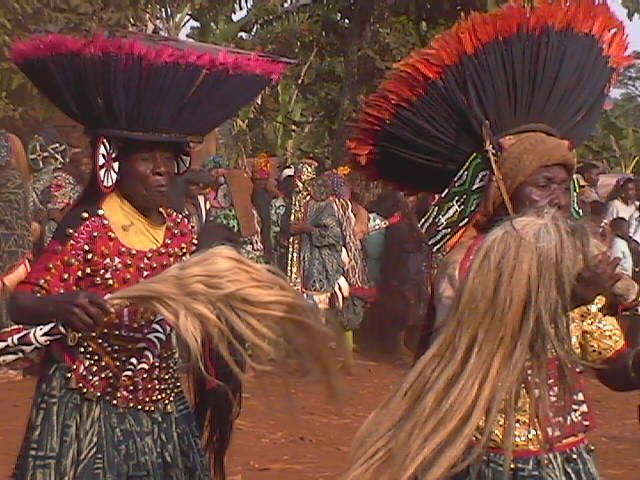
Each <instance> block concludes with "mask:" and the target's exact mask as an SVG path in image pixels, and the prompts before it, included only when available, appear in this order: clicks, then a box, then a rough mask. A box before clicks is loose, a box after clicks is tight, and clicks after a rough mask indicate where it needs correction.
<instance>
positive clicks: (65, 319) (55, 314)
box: [9, 292, 113, 332]
mask: <svg viewBox="0 0 640 480" xmlns="http://www.w3.org/2000/svg"><path fill="white" fill-rule="evenodd" d="M112 313H113V309H112V308H111V307H110V306H109V304H108V303H107V302H106V301H105V299H104V298H102V297H101V296H99V295H97V294H95V293H92V292H70V293H62V294H59V295H45V296H42V297H37V296H35V295H33V294H30V293H24V292H16V293H14V294H13V295H12V296H11V300H10V302H9V315H10V316H11V318H12V319H13V320H14V321H15V322H17V323H21V324H24V325H41V324H44V323H49V322H55V321H60V322H61V323H62V324H63V325H64V326H65V327H67V328H68V329H70V330H73V331H76V332H93V331H95V330H96V329H97V328H99V327H100V325H102V322H103V321H104V318H105V317H107V316H109V315H111V314H112Z"/></svg>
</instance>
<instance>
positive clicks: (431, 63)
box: [348, 0, 634, 165]
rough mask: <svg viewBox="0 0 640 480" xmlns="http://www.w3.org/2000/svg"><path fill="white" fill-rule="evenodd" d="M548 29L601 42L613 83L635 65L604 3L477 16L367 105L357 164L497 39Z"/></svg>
mask: <svg viewBox="0 0 640 480" xmlns="http://www.w3.org/2000/svg"><path fill="white" fill-rule="evenodd" d="M545 28H553V29H555V30H558V31H562V30H573V31H575V32H578V33H580V34H584V35H590V36H593V37H594V38H596V39H597V41H598V43H599V44H600V46H601V48H602V52H603V54H604V56H606V57H607V58H608V62H609V65H610V66H611V67H612V69H613V70H614V74H613V78H612V82H611V83H613V82H614V80H615V79H616V78H617V77H618V75H619V74H620V72H621V71H622V70H623V69H624V68H626V67H628V66H629V65H631V64H632V63H633V61H634V59H633V57H632V56H631V55H629V53H628V51H629V42H628V38H627V35H626V32H625V28H624V24H623V23H622V22H621V21H620V19H618V18H617V17H616V16H615V14H614V13H613V12H612V11H611V8H610V7H609V6H608V5H607V4H606V2H602V1H601V0H574V1H573V2H570V3H567V0H539V1H538V2H537V4H536V6H535V7H533V8H531V7H523V6H522V5H517V4H513V3H512V4H508V5H505V6H503V7H502V8H500V9H497V10H495V11H493V12H489V13H478V12H475V13H472V14H470V15H469V16H468V17H466V18H463V19H462V20H460V21H459V22H458V23H456V24H455V25H454V26H453V27H452V28H451V29H450V30H449V31H447V32H444V33H442V34H440V35H438V36H437V37H436V38H434V39H433V41H432V42H431V44H430V45H429V46H427V47H426V48H423V49H420V50H417V51H415V52H413V53H411V54H410V55H409V56H408V57H407V58H405V59H404V60H401V61H400V62H398V63H397V64H396V65H395V66H394V68H393V70H392V72H391V74H390V75H389V76H388V78H387V79H386V80H385V81H384V82H383V83H382V85H381V86H380V88H379V89H378V91H377V92H375V93H374V94H373V95H371V96H370V97H369V98H368V99H367V100H366V101H365V104H364V108H363V110H362V112H361V114H360V116H359V118H358V121H357V123H356V125H355V126H354V127H355V139H354V140H352V141H351V142H349V143H348V150H349V151H350V152H351V153H352V154H353V155H354V157H356V161H357V163H359V164H361V165H368V164H371V163H373V162H374V161H375V146H376V144H377V137H378V134H379V132H380V130H381V129H382V128H383V127H384V126H385V124H387V123H388V122H390V121H391V120H392V119H393V117H394V115H395V114H396V112H397V111H398V109H399V108H401V107H406V106H409V105H410V104H411V103H412V102H414V101H415V100H417V99H418V98H420V97H421V96H422V95H424V94H425V93H426V92H427V90H428V86H429V84H430V83H431V82H432V81H434V80H437V79H439V78H441V77H442V76H443V75H444V72H445V71H446V69H447V68H448V67H450V66H452V65H455V64H457V63H458V62H460V60H461V59H462V58H464V57H465V56H470V55H473V54H474V53H476V52H478V51H479V50H480V49H481V48H483V47H484V46H485V45H487V44H488V43H490V42H492V41H494V40H497V39H503V40H504V39H507V38H509V37H512V36H514V35H515V34H517V33H518V32H521V31H524V32H530V33H537V32H540V31H542V30H543V29H545ZM363 152H366V153H363Z"/></svg>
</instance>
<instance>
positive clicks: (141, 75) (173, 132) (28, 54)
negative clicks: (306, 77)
mask: <svg viewBox="0 0 640 480" xmlns="http://www.w3.org/2000/svg"><path fill="white" fill-rule="evenodd" d="M11 56H12V59H13V61H14V62H15V63H16V65H17V66H18V67H19V68H20V69H21V70H22V71H23V72H24V73H25V75H26V76H27V77H29V79H30V80H31V81H32V82H33V83H34V84H35V85H36V86H37V87H38V89H39V90H40V91H42V93H43V94H44V95H45V96H47V97H48V98H49V99H50V100H51V101H52V102H53V103H54V105H56V106H57V107H58V108H59V109H60V110H62V111H63V112H64V113H65V114H67V115H68V116H69V117H71V118H72V119H73V120H75V121H77V122H79V123H81V124H82V125H84V126H85V128H86V130H87V132H88V133H89V134H90V135H91V136H93V137H98V136H104V137H108V138H114V137H116V138H117V137H120V138H132V139H140V140H149V141H172V142H175V141H187V140H195V141H199V140H202V137H204V136H205V135H206V134H207V133H209V132H210V131H211V130H213V129H214V128H216V127H217V126H218V125H220V124H221V123H222V122H224V121H225V120H227V119H228V118H230V117H232V116H233V115H234V114H235V113H236V112H237V111H238V110H239V109H240V108H241V107H243V106H244V105H246V104H247V103H249V102H251V101H252V100H253V99H254V98H255V97H256V96H257V95H258V94H259V93H260V92H261V91H262V90H263V89H264V88H265V87H267V86H268V85H270V84H271V83H274V82H277V81H278V80H279V79H280V77H281V75H282V74H283V73H284V71H285V70H286V68H287V67H288V66H289V65H290V64H291V63H292V61H291V60H288V59H284V58H278V57H273V56H269V55H264V54H260V53H252V52H245V51H241V50H234V49H230V48H224V47H219V46H215V45H208V44H203V43H197V42H191V41H183V40H179V39H172V38H167V37H161V36H156V35H141V34H134V33H124V34H118V36H112V35H108V34H96V35H94V36H93V37H91V38H82V37H77V36H68V35H57V34H56V35H37V36H32V37H29V38H27V39H26V40H21V41H17V42H15V43H14V44H13V47H12V49H11Z"/></svg>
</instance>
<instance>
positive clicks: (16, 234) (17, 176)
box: [0, 130, 32, 382]
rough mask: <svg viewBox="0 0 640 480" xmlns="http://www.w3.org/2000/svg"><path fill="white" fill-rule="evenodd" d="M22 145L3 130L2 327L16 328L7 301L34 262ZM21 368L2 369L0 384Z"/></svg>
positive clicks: (19, 375)
mask: <svg viewBox="0 0 640 480" xmlns="http://www.w3.org/2000/svg"><path fill="white" fill-rule="evenodd" d="M23 167H26V157H25V152H24V148H23V146H22V143H21V142H20V140H19V139H18V137H16V136H15V135H13V134H11V133H8V132H3V131H1V130H0V328H7V327H10V326H12V325H13V323H12V322H11V320H10V319H9V315H8V312H7V300H8V298H9V296H10V295H11V293H12V292H13V290H14V289H15V287H16V285H18V284H19V283H20V282H21V281H22V280H24V278H25V277H26V276H27V274H28V273H29V270H30V269H31V260H32V228H31V215H30V212H29V208H28V201H27V197H28V171H27V169H26V168H23ZM22 376H23V375H22V369H21V368H13V367H0V382H5V381H15V380H20V379H21V378H22Z"/></svg>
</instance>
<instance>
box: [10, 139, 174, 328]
mask: <svg viewBox="0 0 640 480" xmlns="http://www.w3.org/2000/svg"><path fill="white" fill-rule="evenodd" d="M125 151H128V154H127V155H126V156H125V158H122V161H121V162H120V165H121V170H120V175H119V179H118V184H117V189H118V191H119V192H120V193H121V194H122V196H123V197H124V198H126V199H127V201H129V203H131V205H133V206H134V207H135V208H136V210H138V211H139V212H140V213H141V214H142V215H144V216H145V217H146V218H147V219H149V220H150V221H151V222H153V223H155V224H157V225H162V224H164V222H165V218H164V215H163V214H162V211H161V208H163V207H166V205H167V202H168V188H169V183H170V181H171V177H172V176H173V174H174V169H175V162H176V151H175V150H174V148H173V147H172V146H171V145H163V144H157V143H137V144H135V147H134V148H130V149H128V150H125ZM8 308H9V314H10V316H11V318H12V319H13V321H14V322H16V323H22V324H25V325H40V324H45V323H49V322H52V321H60V322H62V323H63V325H64V326H65V327H67V328H69V329H71V330H74V331H78V332H93V331H95V330H96V329H97V328H98V327H99V326H100V325H101V324H102V323H103V321H104V319H105V317H107V316H109V315H111V314H112V313H113V309H112V308H111V307H110V306H109V305H108V303H107V302H106V300H105V299H104V298H103V297H102V296H100V295H98V294H96V293H92V292H86V291H82V292H68V293H63V294H57V295H44V296H40V297H39V296H36V295H34V294H30V293H24V292H16V293H14V294H13V295H12V296H11V299H10V300H9V304H8Z"/></svg>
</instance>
